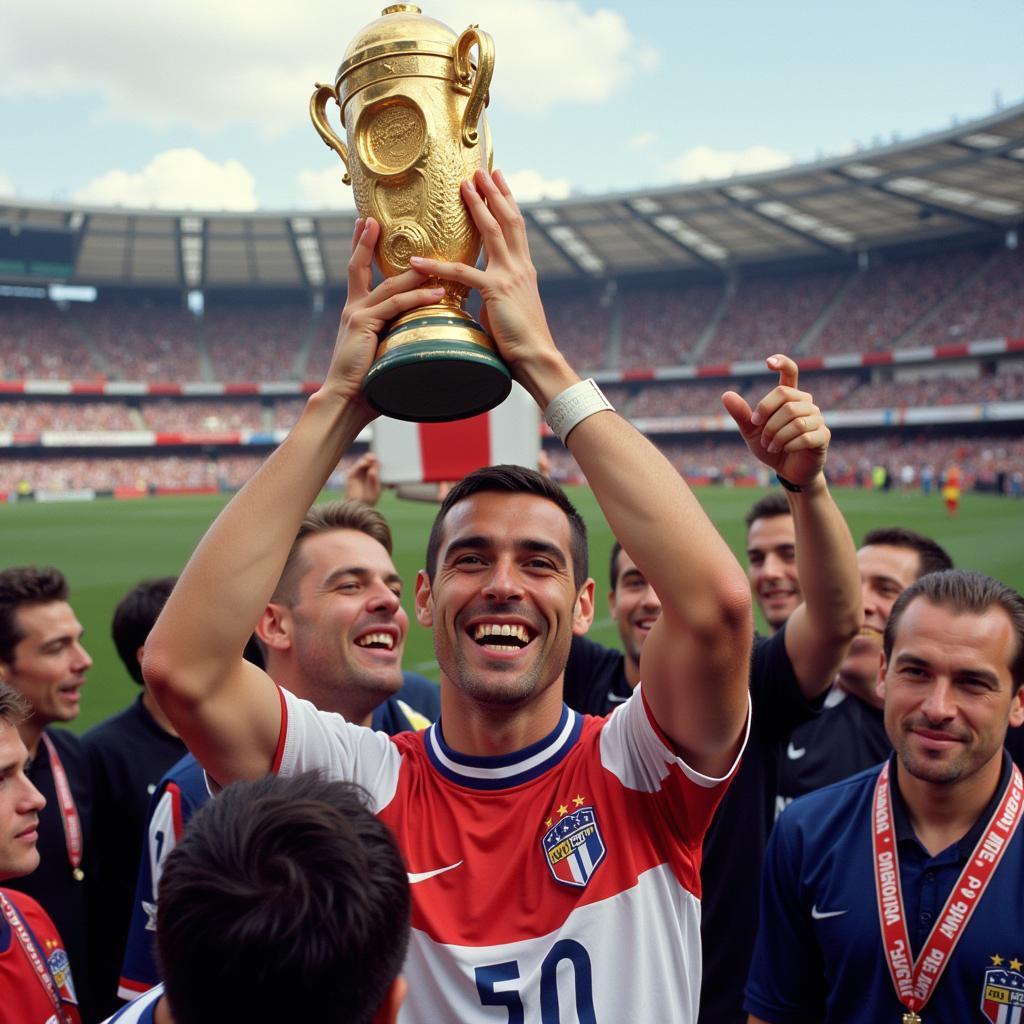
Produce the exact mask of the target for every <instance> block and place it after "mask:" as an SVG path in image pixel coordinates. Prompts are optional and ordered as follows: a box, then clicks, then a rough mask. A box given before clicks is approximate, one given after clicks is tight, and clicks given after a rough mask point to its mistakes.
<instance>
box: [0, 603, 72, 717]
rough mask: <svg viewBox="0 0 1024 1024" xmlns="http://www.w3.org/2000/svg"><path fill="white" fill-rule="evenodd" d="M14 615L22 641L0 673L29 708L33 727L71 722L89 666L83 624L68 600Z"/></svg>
mask: <svg viewBox="0 0 1024 1024" xmlns="http://www.w3.org/2000/svg"><path fill="white" fill-rule="evenodd" d="M15 617H16V621H17V625H18V631H19V633H20V634H21V637H22V638H21V640H20V641H18V643H17V644H16V645H15V647H14V654H13V657H12V658H11V661H10V662H9V663H7V664H4V663H0V674H2V676H3V679H4V680H5V681H6V682H8V683H10V684H11V686H13V687H14V688H15V689H16V690H18V691H19V692H20V693H21V694H22V696H23V697H25V699H26V700H27V701H28V702H29V704H31V705H32V721H33V723H34V724H38V725H49V724H50V723H51V722H70V721H72V720H74V719H75V718H77V717H78V712H79V710H80V701H81V691H82V687H83V686H84V685H85V677H86V673H87V672H88V671H89V668H90V667H91V665H92V658H90V657H89V655H88V653H87V652H86V650H85V648H84V647H83V646H82V632H83V630H82V624H81V623H80V622H79V621H78V619H77V618H76V617H75V613H74V612H73V611H72V610H71V606H70V605H69V604H68V603H67V602H66V601H48V602H47V603H46V604H26V605H22V606H21V607H20V608H18V610H17V611H16V612H15Z"/></svg>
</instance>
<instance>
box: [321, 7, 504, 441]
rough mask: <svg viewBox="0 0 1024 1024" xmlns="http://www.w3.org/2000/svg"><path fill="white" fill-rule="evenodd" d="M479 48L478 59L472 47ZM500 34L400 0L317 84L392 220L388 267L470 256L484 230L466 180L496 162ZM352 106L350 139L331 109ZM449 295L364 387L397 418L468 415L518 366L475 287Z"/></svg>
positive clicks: (361, 199) (382, 211)
mask: <svg viewBox="0 0 1024 1024" xmlns="http://www.w3.org/2000/svg"><path fill="white" fill-rule="evenodd" d="M474 47H475V48H476V51H477V54H476V63H475V65H474V63H473V61H472V60H471V58H470V51H471V50H472V49H473V48H474ZM493 70H494V43H493V42H492V40H491V37H490V36H489V35H488V34H487V33H486V32H481V31H480V30H479V29H478V28H477V26H475V25H471V26H470V27H469V28H467V29H466V31H465V32H463V33H462V35H460V36H456V35H455V33H454V32H453V31H452V30H451V29H449V28H448V27H447V26H446V25H443V24H442V23H441V22H439V21H435V20H434V19H433V18H428V17H425V16H424V15H423V14H422V13H421V12H420V9H419V8H418V7H416V6H414V5H413V4H394V5H392V6H391V7H387V8H385V9H384V11H383V13H382V15H381V17H380V18H378V19H377V20H376V21H374V22H371V23H370V24H369V25H367V26H366V27H365V28H364V29H363V30H362V31H361V32H359V34H358V35H357V36H356V37H355V39H354V40H353V41H352V42H351V43H350V44H349V47H348V49H347V50H346V51H345V56H344V59H343V60H342V62H341V66H340V67H339V68H338V72H337V74H336V76H335V82H334V85H333V86H331V85H317V87H316V92H314V93H313V97H312V99H311V100H310V102H309V113H310V117H311V118H312V119H313V125H314V126H315V127H316V130H317V131H318V132H319V133H320V137H321V138H322V139H323V140H324V142H326V143H327V145H328V146H329V147H330V148H331V149H333V150H334V151H335V152H336V153H337V154H338V155H339V156H340V157H341V159H342V162H343V163H344V164H345V168H346V174H345V175H344V177H343V178H342V181H343V182H345V184H351V185H352V188H353V190H354V192H355V201H356V206H357V208H358V210H359V213H360V215H362V216H364V217H367V216H368V217H374V218H375V219H376V220H378V221H379V222H380V225H381V234H380V241H379V242H378V244H377V252H376V258H377V264H378V266H379V267H380V269H381V270H382V271H383V272H384V274H385V275H387V276H389V277H390V276H393V275H395V274H399V273H401V272H402V271H404V270H407V269H408V267H409V257H410V256H427V257H432V258H434V259H439V260H445V261H458V262H461V263H468V264H470V265H472V264H474V263H475V262H476V259H477V256H478V255H479V253H480V235H479V232H478V231H477V230H476V228H475V226H474V225H473V222H472V220H471V219H470V217H469V213H468V211H467V210H466V207H465V204H464V203H463V201H462V197H461V196H460V194H459V186H460V185H461V183H462V181H463V180H464V179H466V178H469V177H471V176H472V174H473V172H474V171H475V170H476V169H477V168H478V167H489V165H490V157H491V153H490V149H491V147H490V135H489V132H488V129H487V119H486V116H485V114H484V107H485V106H486V105H487V100H488V92H487V90H488V88H489V86H490V83H491V73H492V72H493ZM332 99H333V100H334V101H335V102H336V103H337V104H338V106H339V107H340V108H341V120H342V123H343V124H344V126H345V134H346V137H347V139H348V145H347V146H346V144H345V143H344V142H342V141H341V139H340V138H338V136H337V135H336V134H335V133H334V131H333V130H332V128H331V126H330V123H329V122H328V120H327V114H326V106H327V102H328V100H332ZM440 283H441V284H442V285H443V286H444V288H445V295H444V298H443V299H442V300H441V302H440V303H438V304H437V305H434V306H427V307H425V308H422V309H416V310H413V311H412V312H411V313H407V314H406V315H404V316H401V317H399V318H398V319H397V320H395V321H394V322H393V323H392V324H390V325H389V327H388V330H387V332H386V333H385V334H384V335H382V337H381V341H380V346H379V347H378V349H377V355H376V358H375V360H374V362H373V365H372V366H371V367H370V370H369V372H368V373H367V375H366V379H365V382H364V385H363V393H364V394H365V395H366V398H367V399H368V400H369V401H370V403H371V404H372V405H373V406H375V407H376V408H377V409H378V410H379V411H380V412H382V413H384V414H385V415H388V416H393V417H395V418H396V419H402V420H415V421H418V422H431V421H437V420H457V419H462V418H464V417H467V416H474V415H476V414H477V413H481V412H485V411H486V410H488V409H491V408H493V407H494V406H495V405H497V404H498V403H499V402H501V401H502V400H504V398H505V397H506V396H507V395H508V393H509V390H510V388H511V383H512V379H511V375H510V374H509V371H508V368H507V367H506V366H505V364H504V363H503V362H502V361H501V359H500V358H499V357H498V354H497V351H496V349H495V346H494V343H493V342H492V341H491V339H490V338H489V337H488V335H487V332H486V331H485V330H484V329H483V327H482V326H481V325H480V324H478V323H477V322H476V321H475V320H474V319H473V318H472V317H471V316H469V314H467V313H466V312H465V311H464V310H463V308H462V304H463V302H464V301H465V299H466V295H467V294H468V289H467V288H466V287H465V286H463V285H459V284H454V283H452V282H447V281H442V282H440Z"/></svg>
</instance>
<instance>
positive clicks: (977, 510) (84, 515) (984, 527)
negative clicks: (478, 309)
mask: <svg viewBox="0 0 1024 1024" xmlns="http://www.w3.org/2000/svg"><path fill="white" fill-rule="evenodd" d="M698 493H699V496H700V499H701V501H702V502H703V504H704V507H705V508H706V509H707V510H708V512H709V514H710V515H711V518H712V519H713V520H714V522H715V523H716V524H717V525H718V527H719V529H720V530H721V531H722V533H723V534H724V536H725V538H726V540H727V541H728V542H729V543H730V544H731V545H732V547H733V550H734V551H736V553H737V556H738V557H740V558H741V560H742V557H743V545H744V527H743V517H744V515H745V514H746V510H747V508H749V506H750V504H751V503H752V502H753V501H754V500H755V498H757V497H758V496H759V495H760V494H761V493H763V492H760V491H754V490H748V489H739V490H733V489H730V488H721V487H715V488H703V489H699V492H698ZM571 494H572V498H573V500H574V501H575V502H576V503H577V504H578V505H579V508H580V511H581V512H582V513H583V515H584V517H585V518H586V520H587V523H588V526H589V528H590V551H591V569H590V571H591V575H593V576H594V578H595V579H596V580H597V590H598V596H599V600H598V614H597V622H596V623H595V626H594V629H593V631H592V633H591V635H592V636H593V637H594V638H595V639H597V640H599V641H601V642H603V643H608V644H614V643H615V642H616V639H617V634H616V632H615V629H614V626H613V625H612V623H611V622H610V620H609V619H608V612H607V606H606V604H605V601H604V594H605V593H606V592H607V587H608V577H607V573H608V569H607V565H608V553H609V550H610V548H611V544H612V540H611V533H610V531H609V529H608V526H607V524H606V523H605V521H604V517H603V516H602V515H601V512H600V510H599V509H598V507H597V503H596V502H595V501H594V498H593V496H592V495H591V494H590V492H589V491H588V490H586V489H585V488H573V489H571ZM837 499H838V501H839V504H840V506H841V507H842V509H843V511H844V513H845V514H846V517H847V520H848V522H849V523H850V527H851V529H852V531H853V534H854V538H855V539H859V538H860V536H861V535H862V534H863V533H864V532H865V531H866V530H868V529H871V528H872V527H876V526H888V525H893V524H899V525H902V526H907V527H910V528H911V529H914V530H918V531H920V532H922V533H926V534H928V535H930V536H933V537H935V538H936V539H937V540H939V541H940V543H942V544H943V545H944V546H945V547H946V548H947V549H948V550H949V552H950V553H951V554H952V556H953V558H954V559H955V561H956V563H957V565H958V566H961V567H963V568H972V569H978V570H981V571H982V572H987V573H990V574H991V575H993V576H997V577H998V578H999V579H1001V580H1003V581H1004V582H1006V583H1008V584H1010V585H1011V586H1013V587H1016V588H1017V589H1018V590H1021V589H1024V541H1022V539H1021V538H1022V531H1021V522H1022V512H1024V506H1022V505H1021V504H1020V503H1017V502H1013V501H1010V500H1006V499H999V498H990V497H981V496H972V495H967V496H966V498H965V500H964V502H963V504H962V506H961V510H960V515H959V516H958V518H956V519H953V520H951V519H949V518H948V517H947V516H946V513H945V509H944V507H943V505H942V502H941V500H940V499H939V498H938V496H936V495H932V496H931V497H930V498H927V499H926V498H924V497H922V496H921V495H919V494H913V495H906V496H904V495H901V494H888V495H883V494H876V493H873V492H870V491H852V490H850V491H846V490H841V491H839V492H838V493H837ZM224 500H225V499H224V498H160V499H159V500H144V501H136V502H132V501H126V502H121V501H112V500H103V501H95V502H83V503H75V504H52V505H43V504H40V505H36V504H27V503H26V504H21V505H17V504H16V505H12V506H4V505H0V565H3V566H6V565H23V564H32V563H36V564H53V565H56V566H58V567H59V568H60V569H62V570H63V571H64V573H65V574H66V575H67V577H68V579H69V581H70V584H71V588H72V597H71V600H72V604H73V606H74V608H75V610H76V611H77V613H78V615H79V618H80V619H81V621H82V624H83V625H84V626H85V629H86V647H87V649H88V650H89V652H90V653H91V654H92V656H93V658H94V660H95V665H94V666H93V668H92V671H91V672H90V674H89V682H88V685H87V686H86V689H85V692H84V696H83V702H82V707H83V710H82V714H81V717H80V718H79V720H78V721H77V722H76V723H75V729H76V731H80V730H81V729H85V728H88V726H90V725H92V724H94V723H96V722H98V721H100V720H101V719H103V718H105V717H107V716H108V715H110V714H112V713H113V712H115V711H117V710H119V709H120V708H122V707H124V706H125V705H126V704H127V703H128V702H129V701H131V700H132V699H133V697H134V695H135V694H136V693H137V688H136V687H135V684H134V683H132V681H131V680H130V679H129V678H128V676H127V675H126V674H125V672H124V669H123V667H122V666H121V663H120V661H119V659H118V657H117V653H116V652H115V650H114V647H113V644H112V643H111V640H110V619H111V615H112V613H113V609H114V606H115V605H116V604H117V602H118V600H119V599H120V598H121V596H122V595H123V594H124V593H125V591H126V590H128V589H129V588H130V587H131V586H132V585H133V584H134V583H136V582H137V581H138V580H140V579H143V578H145V577H149V576H162V575H169V574H173V573H177V572H179V571H180V570H181V568H182V566H183V565H184V564H185V561H186V560H187V558H188V556H189V554H190V552H191V551H192V549H193V548H194V547H195V545H196V543H197V541H198V540H199V538H200V537H201V536H202V533H203V531H204V530H205V529H206V527H207V526H208V525H209V523H210V522H211V521H212V520H213V518H214V516H215V515H216V514H217V512H218V510H219V509H220V508H221V506H222V505H223V504H224ZM381 510H382V511H383V512H384V514H385V515H386V516H387V517H388V519H389V521H390V522H391V525H392V528H393V530H394V533H395V538H396V543H397V550H396V552H395V562H396V564H397V566H398V569H399V571H400V572H401V574H402V576H403V578H404V580H405V583H406V594H405V598H404V603H405V605H406V608H407V609H408V610H409V612H410V619H412V603H411V599H412V588H413V582H414V580H415V577H416V571H417V569H419V568H420V566H421V564H422V558H423V552H424V550H425V548H426V538H427V533H428V531H429V528H430V523H431V521H432V519H433V515H434V512H435V508H434V507H433V506H431V505H424V504H420V503H418V502H404V501H399V500H397V499H395V498H393V497H392V496H391V495H385V497H384V499H383V501H382V503H381ZM682 571H685V567H684V568H683V570H682ZM762 625H763V624H762ZM405 665H406V667H407V668H409V669H414V670H416V671H419V672H422V673H423V674H425V675H428V676H430V677H431V678H434V679H436V678H437V667H436V664H435V662H434V660H433V648H432V645H431V639H430V635H429V633H428V632H427V631H426V630H423V629H421V628H420V627H419V626H417V625H416V624H415V621H414V620H413V622H412V625H411V626H410V631H409V640H408V642H407V644H406V657H405Z"/></svg>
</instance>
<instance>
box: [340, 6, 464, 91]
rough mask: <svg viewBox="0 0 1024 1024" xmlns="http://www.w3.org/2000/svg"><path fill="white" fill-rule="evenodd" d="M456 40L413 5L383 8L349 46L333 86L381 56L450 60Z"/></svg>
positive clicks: (455, 34) (456, 36) (453, 34)
mask: <svg viewBox="0 0 1024 1024" xmlns="http://www.w3.org/2000/svg"><path fill="white" fill-rule="evenodd" d="M457 38H458V33H456V32H453V31H452V30H451V29H450V28H449V27H448V26H447V25H445V24H444V22H441V21H438V20H437V19H436V18H429V17H427V16H426V15H425V14H423V13H422V12H421V11H420V8H419V7H417V6H416V5H415V4H392V5H391V6H390V7H385V8H384V10H383V11H382V12H381V16H380V17H379V18H378V19H377V20H376V21H371V22H370V24H369V25H366V26H365V27H364V28H362V29H360V31H359V32H357V33H356V36H355V38H354V39H353V40H352V42H351V43H349V45H348V48H347V49H346V50H345V56H344V57H343V58H342V62H341V66H340V67H339V68H338V73H337V75H336V76H335V83H336V84H340V82H341V79H342V78H343V77H344V76H345V75H346V74H348V72H349V71H351V70H352V69H353V68H354V67H357V66H358V65H359V64H362V63H364V62H366V61H368V60H374V59H375V58H377V57H380V56H382V55H384V54H392V55H398V54H402V53H409V54H414V53H415V54H431V55H435V56H438V57H447V58H449V59H451V56H452V44H453V43H454V42H455V40H456V39H457Z"/></svg>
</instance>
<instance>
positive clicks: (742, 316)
mask: <svg viewBox="0 0 1024 1024" xmlns="http://www.w3.org/2000/svg"><path fill="white" fill-rule="evenodd" d="M848 277H849V275H848V274H842V273H819V274H800V275H797V276H795V277H782V278H779V277H772V278H764V279H759V280H758V279H754V280H747V281H742V282H741V283H740V285H739V287H738V288H737V290H736V294H735V295H734V296H733V297H732V299H731V301H730V302H729V305H728V308H727V309H726V311H725V315H724V316H723V317H722V320H721V323H719V325H718V327H717V329H716V330H715V332H714V335H713V337H712V338H711V342H710V344H709V345H708V347H707V348H706V349H705V350H704V352H703V353H702V354H701V359H702V361H703V362H706V363H719V362H731V361H732V360H734V359H743V358H746V357H747V356H748V355H749V353H751V352H764V353H765V354H767V353H769V352H797V351H799V347H800V343H801V341H802V339H803V337H804V335H805V334H806V333H807V332H808V331H809V330H810V329H811V327H812V326H813V325H814V323H815V321H817V320H818V318H819V317H821V316H823V315H825V314H826V310H827V309H828V305H829V303H830V302H831V301H832V300H833V299H834V298H835V297H836V293H837V292H838V291H839V289H840V288H841V287H842V286H843V285H844V284H845V283H846V281H847V280H848Z"/></svg>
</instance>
